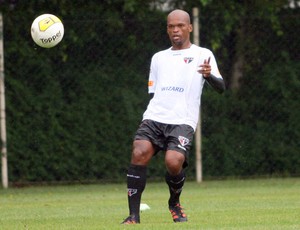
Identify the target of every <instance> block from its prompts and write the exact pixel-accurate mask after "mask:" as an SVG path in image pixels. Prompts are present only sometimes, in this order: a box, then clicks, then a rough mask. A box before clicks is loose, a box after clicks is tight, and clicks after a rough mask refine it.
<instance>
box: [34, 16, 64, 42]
mask: <svg viewBox="0 0 300 230" xmlns="http://www.w3.org/2000/svg"><path fill="white" fill-rule="evenodd" d="M63 36H64V25H63V24H62V22H61V20H60V19H59V18H58V17H56V16H55V15H52V14H42V15H40V16H38V17H37V18H36V19H35V20H34V21H33V23H32V25H31V37H32V39H33V41H34V42H35V43H36V44H37V45H39V46H41V47H43V48H51V47H54V46H56V45H57V44H58V43H59V42H60V41H61V40H62V38H63Z"/></svg>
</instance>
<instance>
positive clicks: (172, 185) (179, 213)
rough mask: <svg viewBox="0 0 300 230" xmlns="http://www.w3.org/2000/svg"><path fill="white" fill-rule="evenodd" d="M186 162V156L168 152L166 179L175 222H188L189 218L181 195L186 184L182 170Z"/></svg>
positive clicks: (170, 208) (169, 203) (169, 202)
mask: <svg viewBox="0 0 300 230" xmlns="http://www.w3.org/2000/svg"><path fill="white" fill-rule="evenodd" d="M184 161H185V156H184V155H183V154H182V153H180V152H177V151H173V150H168V151H167V152H166V158H165V162H166V167H167V170H168V171H167V173H166V176H165V179H166V183H167V184H168V187H169V192H170V198H169V201H168V205H169V210H170V212H171V214H172V218H173V221H174V222H185V221H187V216H186V214H185V213H184V212H183V208H182V207H181V205H180V195H181V192H182V189H183V185H184V182H185V173H184V171H183V169H182V165H183V163H184Z"/></svg>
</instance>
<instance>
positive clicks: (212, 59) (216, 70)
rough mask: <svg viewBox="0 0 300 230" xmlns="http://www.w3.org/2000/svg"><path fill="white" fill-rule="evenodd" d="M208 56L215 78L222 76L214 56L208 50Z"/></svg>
mask: <svg viewBox="0 0 300 230" xmlns="http://www.w3.org/2000/svg"><path fill="white" fill-rule="evenodd" d="M209 57H210V66H211V74H213V75H214V76H216V77H217V78H222V75H221V73H220V71H219V68H218V65H217V61H216V58H215V56H214V54H213V53H212V52H210V56H209ZM209 57H207V58H209Z"/></svg>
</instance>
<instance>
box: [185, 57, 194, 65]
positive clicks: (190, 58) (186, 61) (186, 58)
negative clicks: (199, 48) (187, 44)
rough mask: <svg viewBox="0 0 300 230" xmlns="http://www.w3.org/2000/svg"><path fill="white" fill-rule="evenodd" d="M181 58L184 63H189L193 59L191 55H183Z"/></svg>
mask: <svg viewBox="0 0 300 230" xmlns="http://www.w3.org/2000/svg"><path fill="white" fill-rule="evenodd" d="M183 60H184V62H185V63H186V64H189V63H191V62H192V61H193V60H194V58H193V57H185V58H183Z"/></svg>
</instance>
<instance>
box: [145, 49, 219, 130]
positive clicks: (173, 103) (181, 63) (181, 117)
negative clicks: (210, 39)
mask: <svg viewBox="0 0 300 230" xmlns="http://www.w3.org/2000/svg"><path fill="white" fill-rule="evenodd" d="M209 57H210V65H211V73H212V74H213V75H214V76H216V77H218V78H222V76H221V75H220V72H219V70H218V66H217V63H216V60H215V57H214V55H213V53H212V52H211V51H210V50H208V49H206V48H202V47H198V46H196V45H192V46H191V47H190V48H188V49H183V50H172V49H171V48H169V49H166V50H163V51H160V52H158V53H156V54H154V55H153V57H152V60H151V66H150V74H149V82H148V92H149V93H154V97H153V98H152V99H151V100H150V102H149V105H148V107H147V110H146V111H145V113H144V115H143V120H145V119H151V120H154V121H157V122H161V123H165V124H186V125H190V126H191V127H193V129H194V130H195V129H196V126H197V123H198V118H199V110H200V104H201V94H202V89H203V85H204V82H205V79H204V78H203V76H202V74H200V73H198V72H197V70H199V65H201V64H203V63H204V60H205V59H206V60H207V59H208V58H209Z"/></svg>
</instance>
